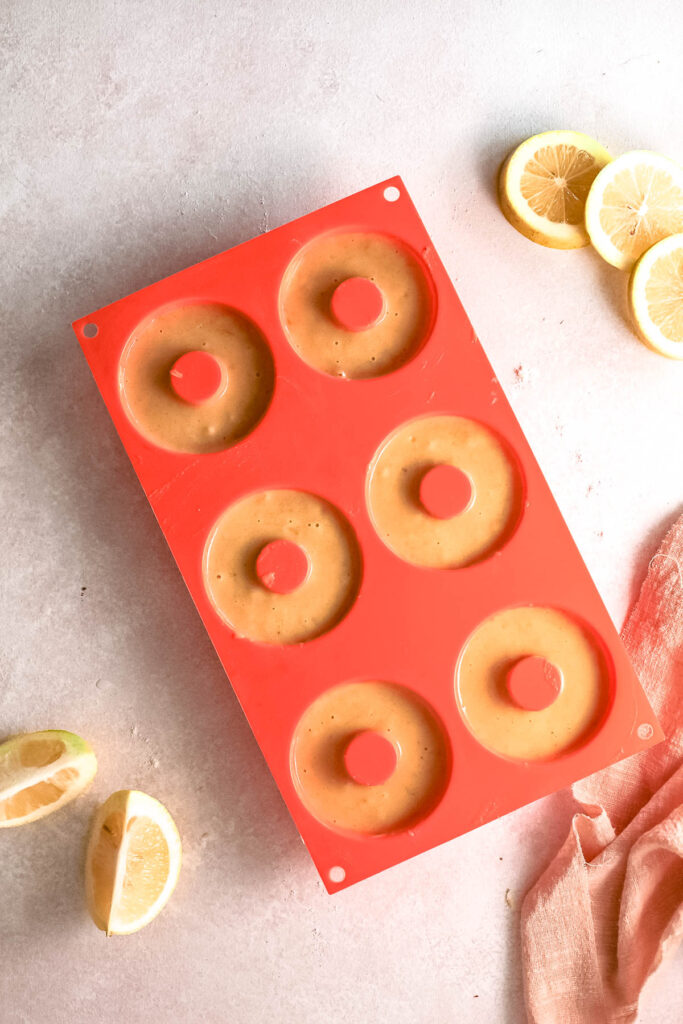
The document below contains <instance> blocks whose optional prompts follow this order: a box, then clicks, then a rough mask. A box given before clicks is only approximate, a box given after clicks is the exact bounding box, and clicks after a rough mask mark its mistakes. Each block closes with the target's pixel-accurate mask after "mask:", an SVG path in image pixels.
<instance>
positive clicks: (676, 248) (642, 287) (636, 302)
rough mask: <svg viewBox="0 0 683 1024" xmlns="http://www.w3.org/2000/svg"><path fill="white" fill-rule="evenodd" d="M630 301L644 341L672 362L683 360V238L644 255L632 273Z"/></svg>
mask: <svg viewBox="0 0 683 1024" xmlns="http://www.w3.org/2000/svg"><path fill="white" fill-rule="evenodd" d="M628 299H629V305H630V307H631V314H632V316H633V320H634V322H635V325H636V331H637V332H638V336H639V337H640V339H641V341H643V342H644V343H645V344H646V345H647V346H648V348H651V349H653V350H654V351H655V352H659V354H660V355H663V356H668V357H669V359H683V234H677V235H670V236H669V237H668V238H663V239H662V241H661V242H657V243H656V244H655V245H653V246H652V247H651V248H650V249H648V250H647V252H644V253H643V255H642V256H641V257H640V259H639V260H638V262H637V263H636V265H635V267H634V268H633V270H632V272H631V279H630V281H629V288H628Z"/></svg>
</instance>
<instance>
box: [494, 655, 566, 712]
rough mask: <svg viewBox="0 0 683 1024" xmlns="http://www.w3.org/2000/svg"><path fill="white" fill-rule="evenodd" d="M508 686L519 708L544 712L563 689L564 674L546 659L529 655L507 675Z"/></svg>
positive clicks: (516, 663) (517, 662) (509, 692)
mask: <svg viewBox="0 0 683 1024" xmlns="http://www.w3.org/2000/svg"><path fill="white" fill-rule="evenodd" d="M506 685H507V691H508V694H509V695H510V697H511V698H512V700H513V702H514V703H515V704H516V705H517V707H519V708H523V709H524V710H525V711H544V710H545V708H549V707H550V705H551V704H552V703H553V702H554V701H555V700H556V699H557V697H558V695H559V692H560V690H561V689H562V672H561V671H560V669H559V668H558V667H557V665H553V663H552V662H550V661H548V660H547V659H546V658H540V657H538V656H536V655H529V656H528V657H526V658H520V659H519V660H518V661H516V662H515V664H514V665H513V666H512V668H511V669H510V670H509V672H508V674H507V678H506Z"/></svg>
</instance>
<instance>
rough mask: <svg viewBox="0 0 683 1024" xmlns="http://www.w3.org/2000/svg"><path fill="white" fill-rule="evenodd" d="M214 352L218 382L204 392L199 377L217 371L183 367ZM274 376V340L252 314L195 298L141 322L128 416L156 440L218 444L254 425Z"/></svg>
mask: <svg viewBox="0 0 683 1024" xmlns="http://www.w3.org/2000/svg"><path fill="white" fill-rule="evenodd" d="M192 354H193V358H191V355H192ZM210 360H212V361H213V364H214V366H215V368H216V373H215V387H214V388H206V389H205V392H204V393H203V392H202V389H201V387H198V386H197V385H204V384H205V381H206V379H207V377H208V376H210V375H207V373H206V366H204V367H203V369H202V375H203V380H202V381H196V382H193V381H192V380H191V379H189V380H186V379H184V378H183V374H184V373H185V372H187V371H188V370H189V371H192V370H193V367H194V372H195V373H196V372H197V367H198V366H201V365H202V364H203V363H206V362H207V361H210ZM174 375H175V376H174ZM274 376H275V375H274V368H273V360H272V357H271V354H270V350H269V348H268V345H267V344H266V342H265V339H264V338H263V336H262V335H261V332H260V331H259V330H258V328H257V327H256V326H255V325H254V324H253V323H251V321H250V320H248V319H247V318H246V317H245V316H243V315H242V314H241V313H238V312H237V311H236V310H233V309H229V308H227V307H226V306H221V305H218V304H213V303H212V304H207V303H194V304H192V305H185V306H179V307H176V308H174V309H168V310H166V311H165V312H161V313H159V314H158V315H156V316H153V317H151V318H148V319H147V320H145V321H144V322H143V323H142V324H140V326H139V327H137V328H136V330H135V331H134V332H133V334H132V335H131V337H130V339H129V341H128V343H127V345H126V347H125V349H124V352H123V355H122V356H121V362H120V364H119V391H120V394H121V401H122V404H123V407H124V409H125V411H126V414H127V415H128V418H129V419H130V420H131V422H132V423H133V424H134V426H135V427H136V429H137V430H139V432H140V433H141V434H143V435H144V436H145V437H147V438H148V439H149V440H150V441H152V442H153V443H154V444H157V445H159V446H160V447H162V448H168V449H171V450H172V451H178V452H197V453H206V452H217V451H222V450H224V449H225V448H230V447H231V446H232V445H233V444H236V443H237V441H240V440H241V439H242V438H243V437H245V436H246V435H247V434H248V433H249V432H250V431H251V430H253V429H254V427H255V426H256V424H257V423H258V422H259V420H260V419H261V417H262V416H263V415H264V413H265V411H266V409H267V408H268V405H269V403H270V399H271V396H272V393H273V385H274ZM193 384H194V387H193ZM183 396H184V397H183Z"/></svg>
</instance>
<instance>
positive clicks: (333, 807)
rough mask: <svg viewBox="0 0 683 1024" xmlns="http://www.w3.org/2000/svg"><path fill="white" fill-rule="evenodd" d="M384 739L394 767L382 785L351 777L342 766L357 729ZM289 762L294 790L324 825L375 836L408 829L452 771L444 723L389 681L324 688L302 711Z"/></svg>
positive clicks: (435, 797) (432, 803)
mask: <svg viewBox="0 0 683 1024" xmlns="http://www.w3.org/2000/svg"><path fill="white" fill-rule="evenodd" d="M365 730H373V731H375V732H378V733H380V734H381V735H382V736H384V737H385V738H386V739H388V740H389V741H390V742H391V743H392V745H393V746H394V749H395V751H396V755H397V761H396V768H395V769H394V771H393V773H392V774H391V775H390V776H389V778H388V779H387V780H386V782H383V783H382V784H381V785H370V786H365V785H362V784H360V783H357V782H355V781H354V780H353V779H352V778H351V776H350V775H349V774H348V772H347V771H346V768H345V766H344V751H345V748H346V746H347V744H348V743H349V742H350V740H351V739H352V738H353V737H354V735H356V734H358V733H359V732H361V731H365ZM290 764H291V772H292V778H293V780H294V784H295V786H296V788H297V791H298V793H299V796H300V798H301V800H302V802H303V803H304V805H305V806H306V808H307V809H308V810H309V811H310V813H311V814H312V815H314V817H316V818H317V819H318V820H319V821H321V822H322V823H323V824H325V825H328V826H329V827H330V828H334V829H337V830H339V831H344V832H360V833H363V834H365V835H381V834H382V833H387V832H393V831H396V830H400V829H402V828H407V827H408V826H409V825H410V824H413V823H415V822H416V821H417V820H418V819H420V818H423V817H424V816H425V815H426V814H428V813H429V811H430V810H432V809H433V807H434V806H435V805H436V803H437V802H438V801H439V799H440V798H441V795H442V794H443V791H444V789H445V787H446V784H447V782H448V775H449V770H450V762H449V752H448V744H447V741H446V739H445V737H444V733H443V728H442V726H441V725H440V724H439V722H438V721H437V719H436V717H435V716H434V714H433V713H432V712H431V711H430V709H429V708H428V706H427V705H426V704H425V702H424V701H423V700H422V699H421V698H420V697H419V696H418V695H417V694H415V693H413V692H412V691H410V690H409V689H407V688H406V687H403V686H397V685H395V684H392V683H380V682H360V683H345V684H342V685H341V686H335V687H333V688H332V689H331V690H327V691H326V692H325V693H323V694H322V695H321V696H320V697H318V699H317V700H315V701H314V702H313V704H311V705H310V707H308V708H307V709H306V711H305V712H304V714H303V715H302V717H301V718H300V720H299V722H298V724H297V726H296V729H295V732H294V737H293V740H292V747H291V755H290Z"/></svg>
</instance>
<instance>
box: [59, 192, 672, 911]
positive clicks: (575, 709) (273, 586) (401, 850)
mask: <svg viewBox="0 0 683 1024" xmlns="http://www.w3.org/2000/svg"><path fill="white" fill-rule="evenodd" d="M73 327H74V330H75V332H76V336H77V337H78V339H79V342H80V344H81V346H82V348H83V351H84V353H85V356H86V358H87V360H88V363H89V365H90V368H91V370H92V372H93V375H94V377H95V380H96V382H97V385H98V387H99V389H100V391H101V393H102V396H103V398H104V401H105V402H106V405H107V407H108V409H109V412H110V415H111V417H112V419H113V421H114V424H115V426H116V429H117V431H118V433H119V435H120V437H121V440H122V441H123V444H124V445H125V447H126V450H127V452H128V454H129V456H130V459H131V462H132V464H133V466H134V468H135V471H136V473H137V475H138V477H139V479H140V482H141V484H142V486H143V488H144V490H145V493H146V494H147V497H148V499H149V501H150V504H151V506H152V508H153V510H154V512H155V514H156V516H157V519H158V522H159V524H160V526H161V528H162V530H163V531H164V534H165V536H166V539H167V541H168V544H169V546H170V548H171V551H172V553H173V555H174V557H175V559H176V562H177V564H178V566H179V568H180V571H181V573H182V574H183V577H184V579H185V581H186V583H187V586H188V589H189V591H190V593H191V595H192V597H193V599H194V602H195V604H196V606H197V608H198V610H199V613H200V615H201V617H202V619H203V621H204V624H205V626H206V628H207V630H208V632H209V635H210V637H211V639H212V641H213V644H214V646H215V648H216V651H217V652H218V655H219V657H220V659H221V661H222V663H223V665H224V667H225V670H226V672H227V673H228V675H229V677H230V680H231V683H232V685H233V687H234V689H235V691H236V693H237V696H238V698H239V700H240V703H241V705H242V707H243V709H244V712H245V714H246V715H247V717H248V719H249V722H250V724H251V727H252V729H253V731H254V734H255V736H256V739H257V740H258V742H259V744H260V746H261V748H262V750H263V752H264V754H265V757H266V759H267V761H268V764H269V766H270V769H271V771H272V773H273V776H274V778H275V780H276V782H277V784H278V786H279V788H280V790H281V792H282V794H283V796H284V799H285V801H286V802H287V805H288V807H289V810H290V812H291V814H292V817H293V818H294V820H295V822H296V824H297V826H298V828H299V831H300V833H301V836H302V838H303V840H304V842H305V844H306V846H307V847H308V849H309V851H310V853H311V856H312V857H313V860H314V861H315V864H316V866H317V868H318V870H319V872H320V875H321V878H322V880H323V882H324V884H325V886H326V887H327V889H328V891H330V892H333V891H336V890H338V889H342V888H344V887H345V886H348V885H351V884H353V883H355V882H357V881H359V880H361V879H363V878H366V877H367V876H369V875H372V874H374V873H376V872H378V871H381V870H382V869H384V868H387V867H390V866H391V865H393V864H396V863H398V862H399V861H402V860H405V859H406V858H408V857H412V856H414V855H415V854H417V853H419V852H421V851H424V850H427V849H430V848H431V847H433V846H435V845H437V844H439V843H442V842H444V841H446V840H449V839H452V838H454V837H455V836H458V835H460V834H461V833H463V832H466V831H468V830H470V829H473V828H476V827H477V826H479V825H481V824H484V823H485V822H488V821H491V820H492V819H494V818H497V817H499V816H500V815H502V814H505V813H507V812H508V811H511V810H513V809H514V808H517V807H520V806H521V805H523V804H525V803H528V802H530V801H532V800H536V799H537V798H539V797H541V796H544V795H546V794H548V793H551V792H553V791H555V790H557V789H559V788H561V787H563V786H566V785H568V784H569V783H571V782H573V781H575V780H576V779H578V778H581V777H583V776H585V775H588V774H590V773H591V772H594V771H596V770H597V769H599V768H602V767H605V766H606V765H608V764H611V763H613V762H614V761H617V760H619V759H621V758H623V757H626V756H628V755H630V754H632V753H635V752H636V751H640V750H643V749H645V748H646V747H649V746H651V745H652V744H654V743H656V742H658V741H659V740H660V739H661V738H662V736H661V731H660V729H659V726H658V725H657V723H656V721H655V718H654V716H653V713H652V710H651V708H650V707H649V705H648V702H647V700H646V698H645V695H644V693H643V691H642V689H641V687H640V685H639V683H638V680H637V679H636V676H635V674H634V672H633V669H632V668H631V666H630V664H629V662H628V659H627V657H626V654H625V651H624V649H623V647H622V645H621V643H620V640H619V637H618V635H617V633H616V631H615V629H614V627H613V625H612V623H611V621H610V618H609V616H608V614H607V611H606V610H605V608H604V606H603V604H602V602H601V600H600V597H599V595H598V593H597V591H596V589H595V586H594V584H593V582H592V580H591V579H590V576H589V574H588V572H587V570H586V568H585V566H584V564H583V562H582V560H581V557H580V555H579V553H578V551H577V549H576V547H575V545H574V543H573V541H572V538H571V536H570V534H569V532H568V530H567V527H566V525H565V523H564V522H563V520H562V517H561V515H560V512H559V510H558V508H557V506H556V504H555V502H554V500H553V498H552V495H551V493H550V491H549V489H548V486H547V484H546V482H545V480H544V478H543V475H542V473H541V471H540V469H539V467H538V465H537V463H536V461H535V459H534V457H533V454H532V452H531V450H530V448H529V445H528V444H527V442H526V440H525V438H524V435H523V434H522V431H521V429H520V427H519V425H518V423H517V421H516V420H515V418H514V415H513V413H512V411H511V409H510V407H509V405H508V403H507V401H506V399H505V396H504V394H503V392H502V390H501V388H500V385H499V383H498V381H497V379H496V377H495V375H494V374H493V372H492V370H491V367H490V365H489V363H488V361H487V359H486V357H485V355H484V353H483V351H482V348H481V346H480V344H479V342H478V341H477V338H476V337H475V335H474V333H473V330H472V327H471V326H470V324H469V321H468V320H467V317H466V315H465V313H464V311H463V309H462V306H461V305H460V302H459V300H458V297H457V295H456V293H455V291H454V289H453V286H452V284H451V283H450V281H449V279H448V276H447V274H446V272H445V270H444V268H443V266H442V264H441V262H440V261H439V259H438V257H437V255H436V253H435V251H434V247H433V245H432V243H431V241H430V238H429V236H428V234H427V232H426V230H425V228H424V226H423V225H422V223H421V221H420V219H419V217H418V215H417V213H416V211H415V208H414V207H413V204H412V202H411V200H410V198H409V196H408V194H407V192H406V188H405V186H404V184H403V182H402V181H401V179H400V178H392V179H390V180H388V181H385V182H382V183H381V184H378V185H376V186H374V187H372V188H369V189H366V190H365V191H362V192H359V193H357V194H356V195H353V196H350V197H349V198H347V199H343V200H341V201H340V202H337V203H334V204H333V205H331V206H328V207H325V208H324V209H321V210H318V211H317V212H315V213H311V214H310V215H308V216H306V217H303V218H301V219H299V220H296V221H293V222H292V223H291V224H287V225H285V226H284V227H280V228H277V229H275V230H273V231H270V232H269V233H268V234H265V235H262V236H260V237H258V238H255V239H253V240H251V241H248V242H245V243H244V244H243V245H240V246H237V247H236V248H234V249H231V250H229V251H227V252H224V253H221V254H219V255H217V256H215V257H213V258H211V259H209V260H207V261H206V262H203V263H200V264H198V265H196V266H193V267H190V268H188V269H187V270H184V271H182V272H181V273H179V274H176V275H174V276H172V277H169V278H167V279H165V280H163V281H160V282H158V283H156V284H153V285H151V286H150V287H148V288H145V289H144V290H142V291H140V292H136V293H135V294H133V295H130V296H128V297H127V298H124V299H121V300H120V301H118V302H115V303H113V304H112V305H109V306H106V307H104V308H103V309H100V310H98V311H97V312H96V313H92V314H90V315H89V316H87V317H83V318H82V319H80V320H77V321H76V322H75V323H74V325H73Z"/></svg>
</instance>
